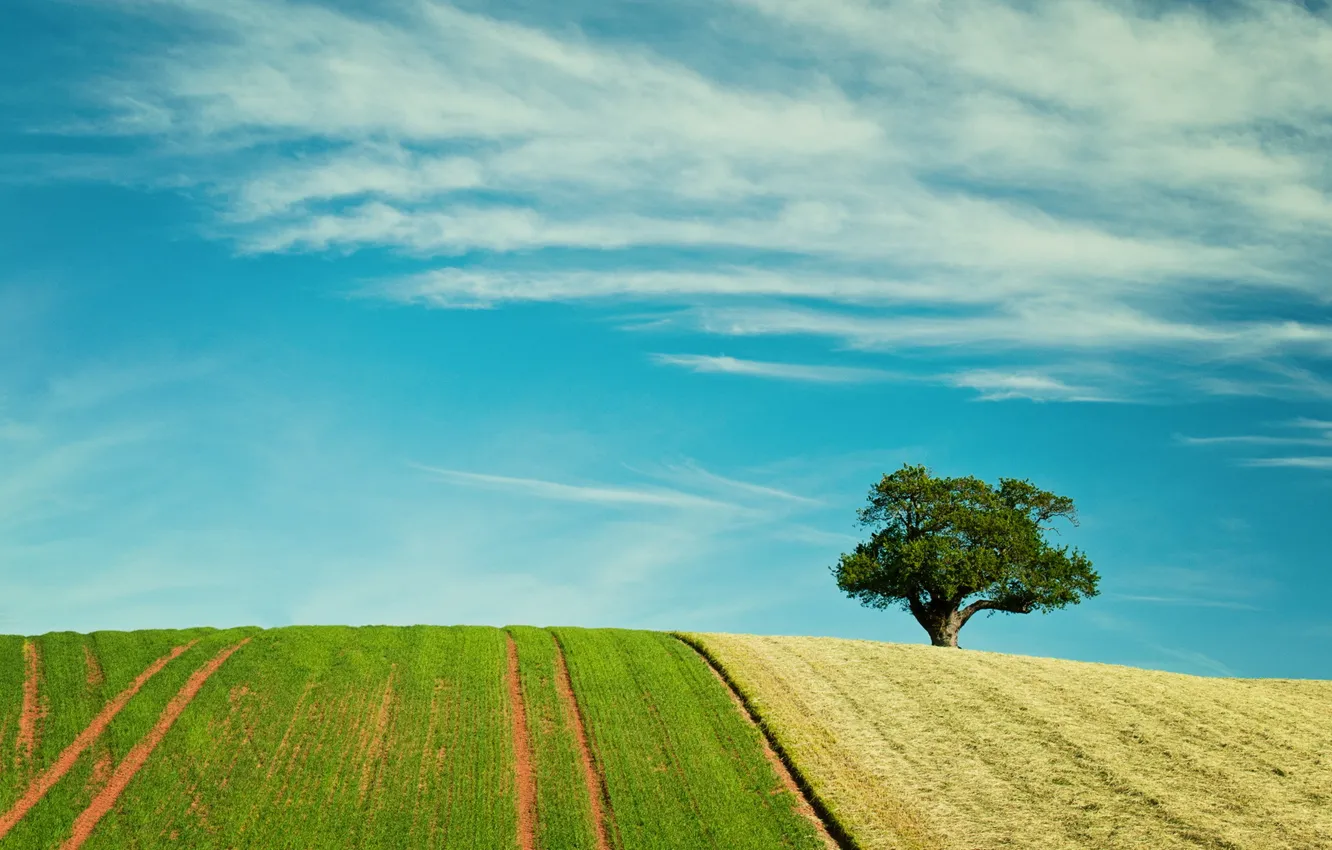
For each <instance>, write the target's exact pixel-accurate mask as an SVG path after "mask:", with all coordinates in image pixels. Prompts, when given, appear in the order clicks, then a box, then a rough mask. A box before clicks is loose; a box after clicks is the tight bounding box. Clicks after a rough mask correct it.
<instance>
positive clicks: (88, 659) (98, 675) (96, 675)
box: [83, 644, 106, 690]
mask: <svg viewBox="0 0 1332 850" xmlns="http://www.w3.org/2000/svg"><path fill="white" fill-rule="evenodd" d="M83 666H84V667H85V668H87V671H88V689H89V690H95V689H97V688H100V687H101V686H102V683H103V682H105V681H106V676H105V675H103V673H102V665H101V663H100V662H99V661H98V660H97V655H96V653H94V652H93V651H92V647H91V646H88V645H87V644H84V646H83Z"/></svg>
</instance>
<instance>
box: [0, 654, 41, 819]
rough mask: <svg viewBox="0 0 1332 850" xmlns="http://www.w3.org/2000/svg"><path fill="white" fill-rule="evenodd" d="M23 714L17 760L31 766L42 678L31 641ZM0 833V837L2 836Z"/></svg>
mask: <svg viewBox="0 0 1332 850" xmlns="http://www.w3.org/2000/svg"><path fill="white" fill-rule="evenodd" d="M23 666H24V675H23V713H22V714H20V715H19V727H18V741H17V742H16V743H17V747H18V759H19V760H20V761H21V762H23V763H25V764H27V765H29V766H31V765H32V757H33V755H34V754H35V753H36V752H37V745H38V744H39V743H41V734H42V715H43V712H42V702H41V696H42V695H41V677H42V656H41V652H40V651H39V650H38V649H37V644H35V643H33V642H32V641H24V642H23ZM3 834H4V833H3V832H0V835H3Z"/></svg>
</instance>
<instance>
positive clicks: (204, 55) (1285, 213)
mask: <svg viewBox="0 0 1332 850" xmlns="http://www.w3.org/2000/svg"><path fill="white" fill-rule="evenodd" d="M120 7H121V8H122V9H124V10H126V11H127V12H132V13H136V14H147V15H155V16H157V17H158V18H159V19H160V20H161V21H163V22H167V23H168V24H169V23H170V22H179V21H181V20H186V21H188V22H189V25H190V28H189V29H182V30H181V32H183V33H185V32H188V33H189V34H190V35H189V36H188V37H190V38H191V41H189V42H188V43H185V44H182V45H179V48H180V49H175V50H172V51H169V52H165V53H161V54H158V55H154V56H152V57H149V58H148V60H147V61H144V62H140V63H137V64H136V63H128V64H126V65H125V67H126V68H128V69H129V70H127V71H125V72H124V73H123V74H122V75H121V76H120V77H118V78H116V79H114V80H112V81H111V82H107V83H101V84H98V85H97V86H96V87H95V88H94V89H93V92H94V94H95V95H96V96H97V97H100V98H101V100H102V104H103V105H104V106H106V107H107V108H108V109H110V110H111V111H112V113H113V114H114V118H113V120H112V122H111V125H110V126H109V128H104V129H106V130H107V131H109V132H116V133H123V134H132V135H137V136H146V137H150V138H156V139H158V140H160V141H161V142H162V143H163V144H162V146H161V156H163V157H164V158H166V159H167V160H168V161H169V165H170V169H169V170H170V172H171V173H172V174H173V175H179V174H188V175H191V176H192V179H194V180H195V181H196V182H197V183H199V184H201V185H205V186H207V187H209V188H210V189H212V190H213V197H214V198H215V200H216V203H217V204H218V205H219V208H220V209H219V212H220V217H219V220H220V222H221V225H220V227H219V230H218V231H217V232H218V233H221V234H224V235H226V236H227V237H229V238H233V239H235V240H237V242H238V243H239V244H240V245H241V246H242V247H243V249H245V250H247V251H250V252H259V253H263V252H274V251H354V250H358V249H361V248H366V247H383V248H388V249H392V250H397V251H401V252H405V253H409V254H412V255H415V256H417V257H422V258H428V257H435V256H452V255H460V254H464V253H469V252H485V253H488V254H490V255H492V257H491V259H490V261H488V262H487V263H485V264H483V266H477V265H469V267H468V268H467V269H453V268H442V269H438V270H435V271H432V272H427V273H424V274H415V275H409V276H405V277H403V278H401V279H397V280H390V281H379V282H377V283H376V284H374V285H373V286H372V287H371V288H370V289H369V290H367V291H369V292H371V293H373V294H375V295H377V296H379V297H385V298H389V299H393V300H397V301H401V302H406V303H418V304H424V305H429V306H434V307H453V308H457V307H493V306H498V305H502V304H505V303H509V302H517V301H580V300H587V299H606V298H616V299H620V300H628V299H637V300H640V301H649V302H655V303H662V302H665V303H672V304H683V305H685V306H690V307H696V308H697V310H696V312H694V313H691V314H690V315H692V316H693V317H694V319H695V320H696V325H695V327H696V329H701V330H703V331H706V332H710V333H714V334H721V335H745V334H760V333H775V334H802V335H814V336H824V337H828V338H829V339H830V340H831V341H833V342H834V343H837V344H843V345H851V346H854V347H857V348H862V349H873V350H882V349H894V348H902V347H914V348H933V349H943V348H947V349H950V350H952V351H955V352H959V353H963V354H966V355H969V356H971V357H973V359H974V358H980V357H986V358H993V357H994V356H995V354H996V352H1021V353H1025V354H1027V355H1030V358H1035V359H1039V360H1043V361H1044V363H1045V364H1048V365H1049V366H1051V367H1052V366H1054V365H1056V364H1058V363H1060V362H1061V361H1062V360H1064V359H1066V358H1065V357H1064V356H1063V355H1064V354H1066V353H1067V352H1069V351H1073V352H1081V351H1090V350H1095V351H1097V352H1099V353H1101V354H1102V355H1104V358H1103V359H1109V358H1112V357H1125V358H1129V357H1131V356H1133V355H1134V354H1136V353H1139V352H1142V351H1143V350H1151V351H1152V352H1156V351H1159V350H1164V349H1168V350H1171V351H1173V352H1180V353H1181V354H1182V355H1183V356H1182V357H1179V358H1176V359H1177V360H1178V361H1179V362H1181V363H1183V364H1184V366H1183V367H1182V368H1185V369H1188V370H1192V371H1193V372H1194V373H1202V374H1199V375H1197V376H1196V377H1195V378H1194V379H1193V380H1190V381H1186V383H1187V384H1191V385H1192V386H1194V387H1196V388H1197V389H1200V390H1202V391H1204V392H1210V393H1214V394H1235V393H1239V394H1259V395H1270V394H1277V393H1295V394H1302V395H1304V396H1306V397H1307V396H1312V395H1317V394H1320V393H1321V394H1329V393H1332V390H1329V389H1328V388H1327V386H1326V381H1323V380H1321V379H1319V378H1318V376H1317V374H1316V371H1315V370H1309V369H1307V368H1305V366H1307V365H1308V364H1307V363H1304V364H1303V365H1301V362H1297V361H1308V360H1313V359H1318V360H1326V359H1328V358H1330V357H1332V326H1330V325H1329V324H1328V323H1327V321H1326V320H1325V319H1323V318H1321V317H1322V316H1324V315H1326V314H1325V310H1323V309H1322V308H1321V307H1319V306H1318V305H1320V304H1325V303H1326V299H1327V298H1328V297H1329V295H1332V290H1330V289H1329V279H1330V278H1329V274H1328V271H1329V269H1332V251H1330V250H1329V249H1328V247H1327V246H1328V245H1329V244H1332V242H1330V241H1329V238H1328V237H1329V236H1332V176H1330V175H1329V174H1328V172H1327V170H1326V168H1325V163H1326V161H1327V157H1328V154H1329V149H1332V132H1329V131H1328V125H1327V119H1328V116H1329V114H1332V102H1330V101H1329V99H1328V97H1327V94H1326V92H1325V90H1324V89H1325V88H1326V87H1325V85H1324V81H1325V80H1326V79H1329V78H1332V21H1329V19H1328V17H1327V16H1326V15H1325V14H1323V15H1316V14H1312V13H1309V12H1307V11H1305V10H1303V9H1301V8H1298V7H1297V6H1295V5H1294V4H1281V3H1248V4H1241V6H1240V8H1238V9H1235V10H1232V11H1223V10H1221V9H1219V8H1214V9H1209V10H1208V11H1201V10H1199V9H1198V8H1196V7H1194V6H1180V7H1178V8H1174V9H1170V10H1166V11H1161V12H1148V11H1146V10H1145V8H1144V7H1142V6H1141V5H1140V4H1133V3H1129V2H1127V0H1124V2H1111V0H1102V2H1094V0H1059V2H1056V3H1039V4H1022V5H1021V7H1019V6H1018V5H1017V4H1009V3H1005V2H1000V0H962V2H956V3H949V4H946V5H941V4H937V3H928V2H894V3H871V2H867V0H817V2H815V0H737V2H736V3H734V4H732V5H718V6H715V7H713V8H712V9H711V10H710V15H711V16H712V17H710V18H708V19H707V20H706V21H705V22H702V23H701V24H698V25H700V26H706V27H708V28H710V30H711V31H714V32H727V33H731V34H745V33H752V34H755V35H756V36H757V37H754V38H751V39H749V40H748V41H743V40H742V41H743V46H737V47H736V48H735V49H734V51H733V52H732V53H728V55H727V62H726V66H725V69H726V70H725V74H722V73H721V72H719V71H717V70H716V68H711V69H710V68H708V67H705V66H706V65H707V63H706V62H703V61H700V60H699V57H698V56H697V55H694V56H686V55H682V54H680V52H679V51H678V50H676V46H673V45H672V44H670V43H667V42H657V41H654V36H653V35H652V34H651V33H646V34H645V33H642V32H639V33H624V32H620V33H616V35H615V37H607V36H601V37H596V38H594V37H592V36H589V35H586V34H583V33H581V32H580V31H579V30H577V29H576V28H575V27H571V26H569V25H568V24H570V23H576V21H573V20H572V19H571V18H565V19H563V20H562V21H560V22H559V24H558V25H551V24H549V23H548V24H546V25H544V26H539V25H537V24H536V23H533V22H530V21H529V22H527V23H524V22H522V21H520V20H518V18H520V17H521V14H522V12H523V10H508V12H507V13H509V14H510V16H511V18H513V19H511V20H499V19H498V17H490V16H487V15H483V14H479V13H471V12H465V11H461V10H459V9H455V8H453V7H451V6H448V5H446V4H443V3H438V2H422V3H420V4H415V5H410V6H401V7H392V8H391V9H381V10H380V12H379V14H378V15H368V14H361V15H353V14H350V13H344V12H341V11H338V10H336V9H334V8H322V7H318V6H315V5H312V4H295V3H285V2H278V0H274V2H259V0H236V2H229V3H226V4H216V3H205V2H202V0H124V2H122V3H121V4H120ZM529 11H530V10H529ZM501 13H502V12H501V11H499V10H497V11H496V12H495V14H496V15H497V16H498V15H499V14H501ZM577 14H578V10H577V9H570V10H569V11H568V12H567V15H569V16H576V15H577ZM737 44H738V45H739V44H740V42H737ZM673 51H674V55H672V52H673ZM292 151H300V152H301V153H292ZM547 248H575V249H584V250H589V249H590V250H595V251H598V252H600V254H601V257H602V260H599V261H598V262H597V263H596V268H595V269H587V268H559V269H552V268H551V265H552V264H551V263H548V262H541V261H540V260H541V257H537V261H536V262H533V261H532V260H531V259H530V258H529V259H524V260H522V262H523V264H525V265H527V266H529V267H531V268H529V269H528V270H521V269H515V268H513V267H512V265H513V263H514V261H513V260H512V259H511V258H510V257H509V256H508V255H515V254H521V255H528V254H530V253H532V252H540V251H541V250H543V249H547ZM648 248H652V249H658V250H655V251H654V253H653V257H654V259H653V261H652V264H653V266H654V268H653V269H651V270H645V269H644V268H643V265H644V262H643V260H642V256H641V252H642V250H643V249H648ZM660 249H687V250H688V252H689V254H690V257H691V262H690V266H691V267H690V269H688V270H686V269H682V268H673V267H671V266H672V262H671V261H670V260H669V259H667V260H664V261H663V260H662V259H661V256H662V253H661V250H660ZM741 251H742V252H744V255H745V256H747V257H750V258H751V259H747V260H746V261H745V262H744V264H737V263H735V262H733V261H732V259H733V257H734V256H735V254H736V253H737V252H741ZM756 255H757V257H758V258H757V259H752V258H753V257H755V256H756ZM793 258H797V259H793ZM565 262H568V261H567V260H566V261H565ZM663 266H665V268H663ZM532 268H535V269H537V270H532ZM1273 296H1280V301H1281V303H1283V304H1285V305H1295V306H1298V305H1304V306H1305V307H1307V308H1308V309H1307V310H1304V311H1303V312H1302V314H1303V318H1302V319H1301V320H1299V321H1294V320H1292V319H1291V316H1292V315H1300V313H1292V312H1291V311H1290V310H1285V312H1280V313H1279V312H1278V311H1277V308H1275V307H1274V306H1273V305H1274V304H1275V303H1276V302H1277V300H1278V299H1277V298H1274V297H1273ZM810 299H817V300H819V301H823V302H831V303H833V304H835V305H837V306H838V307H839V308H841V309H840V310H839V311H833V310H809V309H803V308H800V307H792V306H790V305H777V306H774V305H773V303H772V302H773V301H790V300H810ZM718 301H725V302H726V303H725V304H721V305H719V304H717V303H716V302H718ZM905 307H909V308H910V309H905ZM1223 317H1224V318H1223ZM1030 358H1029V359H1030ZM1262 358H1270V359H1271V360H1272V361H1273V362H1274V363H1275V364H1276V366H1275V367H1276V368H1286V369H1287V370H1288V371H1287V374H1286V375H1285V376H1284V377H1285V378H1286V380H1285V381H1284V382H1282V383H1280V384H1276V383H1273V382H1262V381H1258V382H1255V381H1252V380H1238V379H1237V378H1236V377H1235V376H1234V375H1231V374H1226V370H1227V369H1228V368H1229V367H1230V366H1231V365H1233V364H1235V363H1237V362H1251V361H1256V360H1258V359H1262ZM742 362H747V361H736V363H742ZM677 365H685V364H682V363H681V364H677ZM695 365H702V361H699V363H698V364H695ZM737 368H738V367H737ZM802 368H803V367H802ZM808 374H811V375H812V374H813V373H808ZM958 374H959V375H962V376H967V377H963V378H959V379H958V380H959V381H971V383H969V384H966V385H967V386H975V388H977V389H980V390H981V391H982V392H983V393H987V394H988V395H987V397H990V398H1013V397H1026V398H1037V397H1040V398H1049V399H1055V398H1060V399H1072V398H1079V399H1083V398H1093V397H1095V398H1100V397H1102V396H1104V395H1106V393H1104V392H1103V391H1101V390H1093V389H1089V388H1087V387H1086V386H1084V384H1086V380H1084V378H1085V376H1081V377H1074V376H1072V375H1065V374H1063V373H1061V374H1059V375H1053V369H1052V368H1046V366H1044V365H1042V364H1040V363H1038V364H1037V365H1036V366H1034V367H1033V368H1032V371H1031V373H1030V374H1024V373H1021V372H1020V371H1019V370H1017V369H1015V368H1008V367H1004V368H994V367H993V365H992V364H989V365H987V370H983V371H977V370H970V369H964V370H963V371H961V372H959V373H958ZM1005 375H1006V376H1007V377H1002V376H1005ZM1033 376H1037V377H1033ZM1041 376H1043V377H1041ZM786 377H790V378H792V379H802V378H797V377H796V375H795V374H788V375H787V376H786ZM825 378H826V374H825ZM807 379H808V380H817V379H816V378H812V377H810V378H807ZM1042 381H1046V383H1044V384H1043V383H1041V382H1042ZM977 382H982V383H984V382H989V384H988V385H987V386H985V387H981V386H976V383H977ZM1051 382H1053V383H1051ZM1084 390H1085V392H1084Z"/></svg>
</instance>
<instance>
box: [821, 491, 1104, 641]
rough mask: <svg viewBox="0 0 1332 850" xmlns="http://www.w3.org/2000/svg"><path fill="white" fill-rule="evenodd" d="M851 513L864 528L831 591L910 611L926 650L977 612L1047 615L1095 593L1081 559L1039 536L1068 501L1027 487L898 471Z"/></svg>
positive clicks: (1071, 516)
mask: <svg viewBox="0 0 1332 850" xmlns="http://www.w3.org/2000/svg"><path fill="white" fill-rule="evenodd" d="M858 515H859V518H860V524H861V525H862V526H868V527H873V528H874V532H873V535H872V536H871V537H870V539H869V540H868V541H866V542H864V543H859V544H857V545H856V548H855V551H854V552H850V553H848V554H844V555H842V556H841V558H840V559H839V560H838V563H837V565H836V566H834V567H833V568H832V571H833V574H834V575H836V576H837V586H838V587H839V588H841V589H842V590H843V591H844V592H845V593H846V595H847V596H850V597H852V598H854V599H859V600H860V602H861V604H862V605H867V606H869V607H871V608H881V609H882V608H888V607H889V606H892V605H900V606H901V607H902V608H903V609H905V610H907V611H910V612H911V614H912V615H913V616H914V617H915V618H916V621H917V622H918V623H920V624H921V626H922V627H924V629H925V631H927V632H929V635H930V642H931V643H933V644H934V645H935V646H952V647H956V646H957V633H958V631H959V630H960V629H961V628H962V627H963V626H964V625H966V623H967V621H968V620H970V619H971V617H972V615H974V614H975V613H976V612H978V611H989V612H991V613H993V612H995V611H1004V612H1007V613H1010V614H1030V613H1031V612H1032V611H1042V612H1048V611H1053V610H1054V609H1056V608H1063V607H1064V606H1065V605H1076V604H1077V603H1079V602H1081V601H1082V599H1083V598H1085V597H1090V596H1095V595H1096V594H1097V590H1096V583H1097V582H1098V581H1100V578H1101V577H1100V576H1098V575H1097V574H1096V572H1095V570H1093V569H1092V565H1091V561H1090V560H1088V559H1087V556H1086V555H1084V554H1082V552H1080V551H1078V550H1077V549H1069V547H1067V546H1052V545H1051V544H1050V543H1048V542H1047V541H1046V540H1045V537H1044V532H1045V531H1048V530H1051V529H1050V526H1049V525H1048V523H1049V522H1050V521H1051V520H1054V519H1056V518H1059V517H1062V518H1064V519H1066V520H1068V521H1069V522H1070V523H1072V524H1073V525H1075V526H1076V525H1077V524H1078V522H1077V514H1076V512H1075V510H1074V508H1073V500H1072V499H1070V498H1068V497H1066V496H1056V495H1055V494H1054V493H1050V492H1047V491H1045V490H1040V489H1037V488H1036V487H1035V486H1034V485H1032V483H1031V482H1029V481H1018V480H1015V479H1012V478H1001V479H999V487H998V488H997V489H996V488H993V487H991V486H990V485H988V484H986V483H985V482H984V481H981V480H979V479H976V478H935V477H933V476H932V475H931V474H930V471H929V470H928V469H926V468H925V467H924V466H910V465H904V466H903V467H902V468H901V469H899V470H897V471H896V472H894V473H892V474H891V475H885V476H884V477H883V479H882V480H881V481H879V483H878V484H876V485H874V487H872V488H871V489H870V492H869V505H868V506H866V507H864V508H861V509H860V511H858ZM1056 533H1057V532H1056Z"/></svg>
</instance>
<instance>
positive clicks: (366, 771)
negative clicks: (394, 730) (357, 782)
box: [361, 664, 398, 803]
mask: <svg viewBox="0 0 1332 850" xmlns="http://www.w3.org/2000/svg"><path fill="white" fill-rule="evenodd" d="M397 672H398V671H397V665H396V664H395V665H393V671H392V672H390V673H389V677H388V682H386V683H385V684H384V695H383V696H382V697H381V698H380V700H379V713H378V714H377V715H376V717H375V729H374V733H373V735H372V736H371V737H370V741H369V745H368V746H367V747H366V751H365V758H364V760H363V761H362V763H361V802H362V803H364V802H365V797H366V795H367V794H368V793H370V787H371V785H372V784H373V780H374V778H375V774H376V773H378V771H379V768H380V767H381V765H382V764H383V762H384V760H385V759H386V758H387V757H388V749H387V747H385V746H384V738H385V735H386V734H387V733H388V728H389V720H390V719H391V717H392V714H393V677H394V676H395V675H397Z"/></svg>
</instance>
